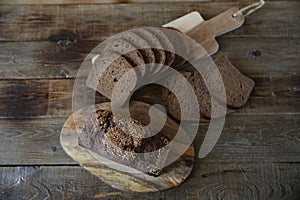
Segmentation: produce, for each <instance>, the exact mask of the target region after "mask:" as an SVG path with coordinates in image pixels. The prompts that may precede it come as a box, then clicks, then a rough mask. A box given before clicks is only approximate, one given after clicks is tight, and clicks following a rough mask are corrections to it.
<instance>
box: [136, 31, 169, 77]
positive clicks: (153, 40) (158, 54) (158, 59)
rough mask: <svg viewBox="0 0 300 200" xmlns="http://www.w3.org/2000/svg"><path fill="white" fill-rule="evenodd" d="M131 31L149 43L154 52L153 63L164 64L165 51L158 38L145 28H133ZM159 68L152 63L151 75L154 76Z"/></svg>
mask: <svg viewBox="0 0 300 200" xmlns="http://www.w3.org/2000/svg"><path fill="white" fill-rule="evenodd" d="M133 31H134V32H135V33H136V34H138V35H139V36H141V38H143V39H145V40H146V41H147V42H148V43H149V44H150V45H151V47H152V50H153V51H154V54H155V63H158V64H164V63H165V61H166V53H165V51H164V49H163V47H162V45H161V43H160V42H159V40H158V38H157V37H156V36H155V35H154V34H152V33H151V32H150V31H149V30H147V29H146V28H143V29H142V28H140V29H134V30H133ZM160 70H161V68H160V67H159V66H158V65H154V67H153V69H151V71H150V74H151V76H155V75H156V74H157V73H158V72H159V71H160Z"/></svg>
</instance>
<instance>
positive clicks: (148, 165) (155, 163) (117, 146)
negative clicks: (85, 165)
mask: <svg viewBox="0 0 300 200" xmlns="http://www.w3.org/2000/svg"><path fill="white" fill-rule="evenodd" d="M145 134H146V133H145V129H144V125H143V124H142V123H141V122H139V121H136V120H132V119H130V118H125V117H122V116H121V115H119V114H112V112H110V111H107V110H97V111H95V112H92V114H91V116H90V118H89V119H88V120H87V122H86V124H85V126H84V128H83V130H82V132H81V134H80V135H79V138H78V143H79V145H80V146H82V147H84V148H86V149H88V150H90V151H92V152H95V153H98V154H99V155H101V156H103V157H106V158H108V159H110V160H113V161H115V162H118V163H120V164H123V165H126V166H130V167H133V168H135V169H137V170H139V171H142V172H143V173H146V174H149V175H151V176H158V175H159V174H160V173H161V171H162V169H163V165H164V163H165V161H166V159H167V156H168V153H169V148H167V147H165V148H162V147H164V146H166V145H167V144H168V143H169V142H170V139H169V138H168V137H167V136H165V135H163V134H161V133H158V134H156V135H155V136H152V137H149V138H143V136H144V135H145ZM149 152H152V153H151V154H152V155H150V154H147V153H149ZM144 153H145V154H144Z"/></svg>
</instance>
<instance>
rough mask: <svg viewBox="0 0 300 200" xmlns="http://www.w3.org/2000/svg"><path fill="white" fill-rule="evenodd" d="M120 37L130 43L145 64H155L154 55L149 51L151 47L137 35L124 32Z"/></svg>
mask: <svg viewBox="0 0 300 200" xmlns="http://www.w3.org/2000/svg"><path fill="white" fill-rule="evenodd" d="M121 37H122V38H123V39H124V40H126V41H127V42H130V43H131V44H132V45H133V46H134V47H135V48H136V49H137V50H138V51H139V52H140V53H141V55H142V56H143V59H144V61H145V63H155V53H154V51H153V50H152V49H151V45H150V44H149V43H148V42H147V41H146V40H145V39H143V38H141V37H140V36H139V35H138V34H136V33H134V32H132V31H131V30H130V31H126V32H124V33H123V34H122V35H121Z"/></svg>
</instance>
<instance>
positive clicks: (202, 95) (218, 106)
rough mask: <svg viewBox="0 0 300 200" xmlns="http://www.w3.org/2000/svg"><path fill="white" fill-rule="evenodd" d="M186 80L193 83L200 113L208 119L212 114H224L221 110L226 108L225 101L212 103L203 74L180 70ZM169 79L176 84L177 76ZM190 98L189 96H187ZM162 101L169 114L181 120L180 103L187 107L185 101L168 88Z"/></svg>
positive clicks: (164, 91)
mask: <svg viewBox="0 0 300 200" xmlns="http://www.w3.org/2000/svg"><path fill="white" fill-rule="evenodd" d="M180 73H181V74H182V75H183V76H184V77H185V78H186V80H187V81H188V82H189V83H190V84H191V86H192V88H193V90H194V92H195V95H196V96H197V100H198V103H199V109H200V115H201V116H202V117H204V118H206V119H210V118H211V116H214V118H218V117H221V116H222V115H221V114H220V113H221V110H222V109H224V106H226V105H225V103H222V102H218V101H215V100H214V99H212V100H213V101H214V104H212V103H211V98H210V94H209V91H208V89H207V88H206V85H205V82H204V81H203V79H202V77H201V75H200V74H199V73H198V72H196V71H194V72H184V71H183V72H180ZM168 81H171V82H173V84H174V85H176V81H177V79H176V77H168ZM186 98H188V97H186ZM162 103H163V104H164V106H165V107H166V109H167V110H168V112H169V114H170V115H171V116H172V117H173V118H175V119H177V120H180V117H181V111H180V106H179V105H180V104H181V105H182V106H183V107H184V108H187V106H185V105H184V103H183V102H180V104H179V102H178V100H177V98H176V96H175V95H174V94H173V93H172V92H171V91H169V90H168V89H166V88H163V89H162ZM212 105H214V106H215V107H214V111H215V112H214V113H212V108H211V106H212ZM194 111H195V110H191V111H190V112H194Z"/></svg>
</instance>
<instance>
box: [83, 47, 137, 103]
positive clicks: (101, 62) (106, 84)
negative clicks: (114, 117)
mask: <svg viewBox="0 0 300 200" xmlns="http://www.w3.org/2000/svg"><path fill="white" fill-rule="evenodd" d="M132 68H133V67H132V65H131V64H130V63H129V62H128V61H127V60H126V58H125V57H123V56H121V55H118V54H116V53H114V52H110V51H108V52H106V53H105V54H101V57H100V56H99V57H98V58H97V59H96V60H95V61H94V66H93V68H92V70H91V72H90V73H89V76H88V78H87V80H86V85H87V86H88V87H90V88H92V89H94V90H96V91H98V92H100V93H101V94H102V95H104V96H106V97H107V98H109V99H111V96H112V92H113V89H114V86H115V85H116V83H117V82H118V81H119V80H120V78H121V77H122V76H123V75H124V74H125V73H126V72H128V71H129V70H130V69H132ZM136 77H137V75H136V74H134V75H133V77H131V78H130V79H128V80H127V82H126V83H124V84H126V85H128V86H131V85H132V84H136ZM124 87H125V86H124ZM120 95H121V94H120Z"/></svg>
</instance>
